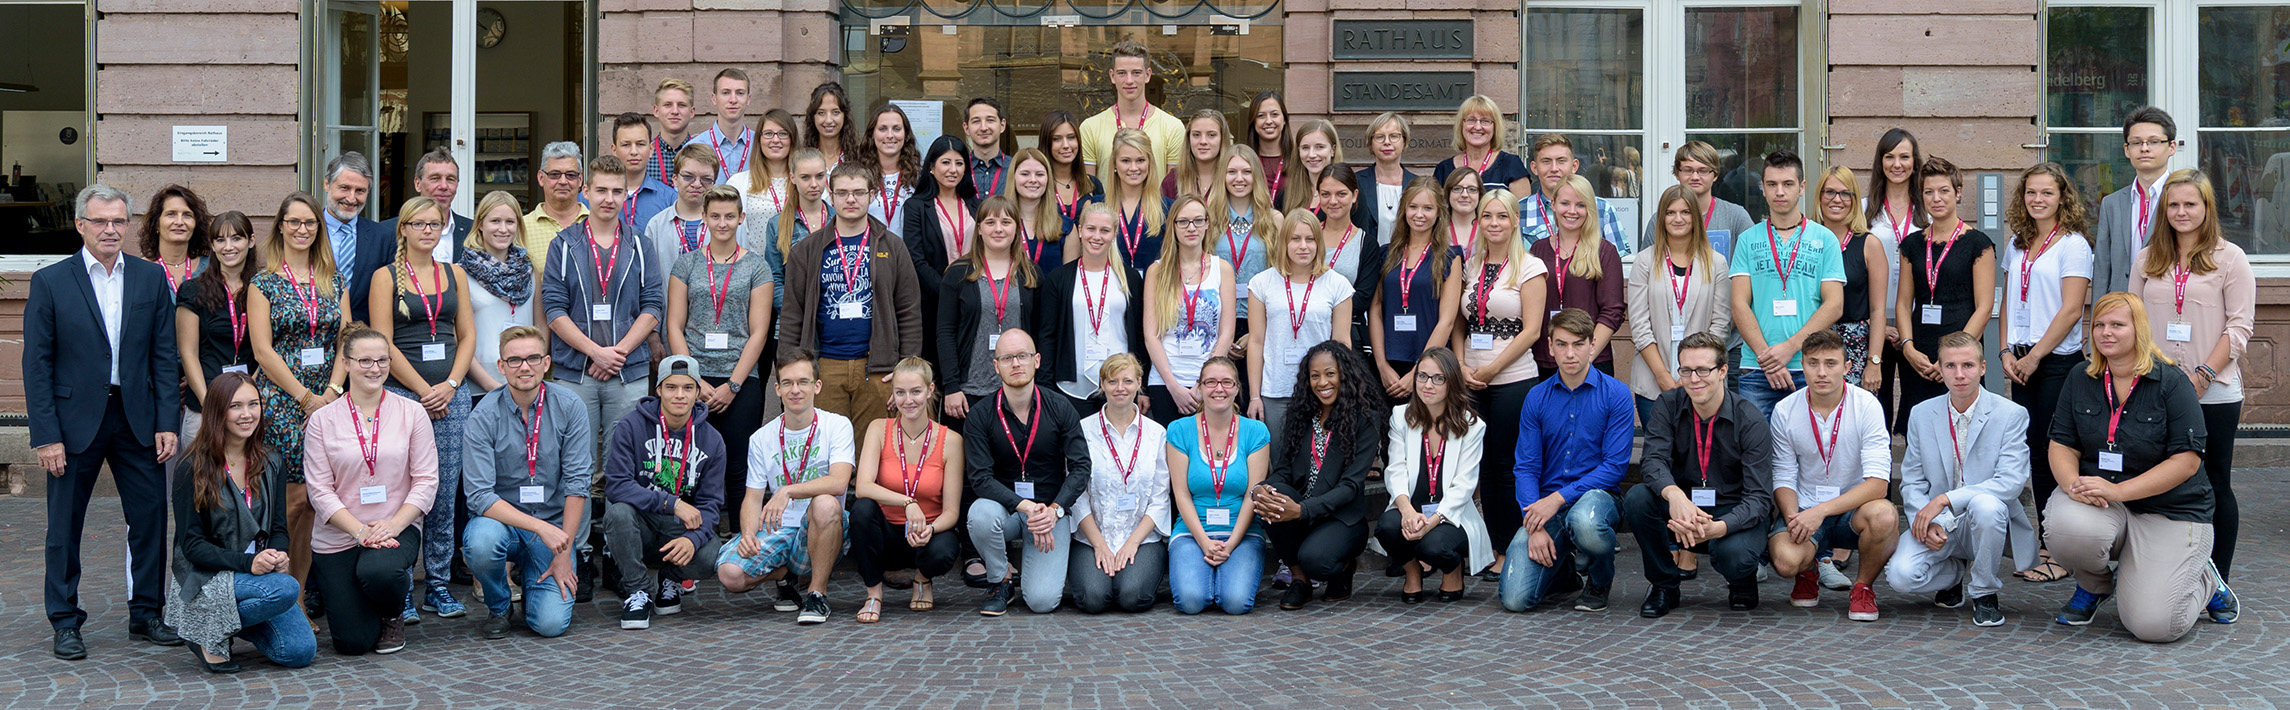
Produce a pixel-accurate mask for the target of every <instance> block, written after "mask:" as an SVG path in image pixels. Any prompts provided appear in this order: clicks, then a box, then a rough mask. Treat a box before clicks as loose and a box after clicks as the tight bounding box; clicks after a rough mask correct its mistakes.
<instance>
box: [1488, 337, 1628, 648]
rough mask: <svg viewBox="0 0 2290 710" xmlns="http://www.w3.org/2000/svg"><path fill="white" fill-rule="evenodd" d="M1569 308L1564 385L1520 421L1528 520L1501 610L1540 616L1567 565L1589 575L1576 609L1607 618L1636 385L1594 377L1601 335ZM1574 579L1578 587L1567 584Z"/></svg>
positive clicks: (1549, 385) (1511, 554)
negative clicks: (1595, 339) (1617, 500)
mask: <svg viewBox="0 0 2290 710" xmlns="http://www.w3.org/2000/svg"><path fill="white" fill-rule="evenodd" d="M1597 327H1598V326H1597V323H1596V322H1595V321H1592V320H1591V318H1590V314H1589V313H1586V312H1583V311H1582V310H1581V309H1577V308H1569V309H1566V310H1563V311H1559V314H1558V315H1555V316H1551V333H1550V339H1551V340H1550V342H1551V358H1552V359H1554V360H1556V361H1558V377H1554V378H1551V379H1548V380H1544V381H1543V383H1542V384H1539V385H1536V386H1535V388H1534V390H1533V391H1531V392H1528V393H1527V401H1526V406H1525V408H1524V411H1522V412H1521V414H1520V417H1519V446H1518V451H1517V455H1518V463H1517V464H1516V467H1515V468H1514V469H1513V473H1514V475H1516V476H1517V477H1518V495H1519V501H1518V502H1519V507H1520V509H1521V510H1522V514H1523V515H1524V517H1525V521H1524V523H1523V524H1521V525H1520V526H1519V532H1518V534H1517V535H1514V536H1512V537H1511V543H1510V549H1509V550H1508V551H1507V552H1505V553H1504V562H1503V581H1502V586H1501V592H1502V596H1503V608H1505V609H1509V610H1511V611H1526V610H1528V609H1533V608H1535V605H1536V604H1538V603H1540V602H1541V601H1542V599H1543V596H1544V595H1545V594H1546V593H1549V592H1552V591H1555V590H1554V589H1553V586H1554V585H1553V584H1552V580H1553V579H1554V578H1559V577H1557V574H1558V570H1559V569H1560V568H1561V566H1562V565H1564V566H1565V567H1567V568H1569V569H1570V571H1571V572H1572V573H1573V574H1580V575H1585V576H1586V577H1587V579H1583V580H1582V581H1581V582H1580V584H1581V586H1582V594H1581V595H1580V596H1578V597H1576V598H1575V603H1574V608H1575V609H1578V610H1581V611H1605V610H1606V596H1607V592H1608V590H1610V589H1612V588H1613V585H1614V523H1615V521H1616V519H1617V517H1618V516H1617V513H1616V512H1615V507H1614V489H1615V486H1616V485H1617V484H1619V483H1621V482H1622V471H1623V469H1626V468H1629V467H1630V448H1631V442H1630V437H1631V434H1632V433H1633V432H1632V427H1631V425H1632V422H1633V420H1634V417H1635V414H1636V410H1635V409H1634V407H1633V404H1634V403H1633V402H1632V401H1631V394H1630V385H1628V384H1625V383H1624V382H1622V381H1621V380H1617V379H1614V378H1613V377H1611V376H1609V375H1607V374H1606V373H1603V372H1599V371H1597V370H1595V369H1592V368H1591V366H1590V362H1591V360H1592V359H1595V358H1596V357H1597V356H1598V353H1597V351H1596V350H1595V349H1594V348H1593V347H1592V346H1591V334H1592V333H1593V331H1594V330H1595V329H1596V328H1597ZM1569 581H1572V580H1569Z"/></svg>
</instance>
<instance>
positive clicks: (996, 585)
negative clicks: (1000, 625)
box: [978, 581, 1010, 616]
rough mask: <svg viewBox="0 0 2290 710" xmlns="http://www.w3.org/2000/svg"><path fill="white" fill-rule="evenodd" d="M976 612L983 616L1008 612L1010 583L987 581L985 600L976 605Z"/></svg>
mask: <svg viewBox="0 0 2290 710" xmlns="http://www.w3.org/2000/svg"><path fill="white" fill-rule="evenodd" d="M978 613H979V614H981V615H984V616H1001V615H1003V614H1008V613H1010V583H1009V582H1006V581H1005V582H991V583H988V584H987V585H986V601H985V602H984V603H982V604H980V605H979V606H978Z"/></svg>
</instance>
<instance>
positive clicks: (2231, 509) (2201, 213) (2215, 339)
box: [2131, 170, 2258, 623]
mask: <svg viewBox="0 0 2290 710" xmlns="http://www.w3.org/2000/svg"><path fill="white" fill-rule="evenodd" d="M2162 193H2163V197H2162V204H2161V206H2160V207H2158V208H2157V209H2158V210H2159V211H2160V212H2162V217H2163V218H2162V219H2158V220H2155V226H2154V230H2153V231H2152V232H2151V233H2149V234H2148V235H2147V247H2146V248H2145V249H2141V250H2139V254H2138V257H2137V258H2136V259H2135V260H2134V261H2133V262H2132V263H2135V264H2138V265H2139V266H2138V268H2135V269H2132V270H2131V293H2133V294H2136V295H2137V296H2139V300H2140V301H2143V302H2145V303H2146V306H2147V323H2148V325H2149V326H2150V327H2152V328H2154V330H2155V332H2156V333H2157V334H2159V335H2161V336H2162V339H2161V340H2159V341H2157V342H2156V343H2155V344H2156V345H2157V346H2158V349H2160V350H2162V352H2163V354H2165V355H2169V356H2170V357H2171V360H2173V361H2175V362H2177V363H2178V365H2179V369H2180V370H2181V371H2184V372H2186V373H2187V381H2188V382H2191V383H2193V384H2194V386H2195V396H2196V397H2197V398H2198V400H2199V401H2200V402H2202V406H2203V424H2204V426H2205V428H2207V429H2209V436H2208V437H2207V442H2206V443H2205V445H2204V446H2203V474H2204V475H2205V476H2207V477H2209V478H2210V487H2211V495H2212V497H2213V499H2214V501H2215V504H2216V508H2215V509H2214V510H2213V511H2212V513H2211V530H2212V532H2213V533H2214V534H2215V536H2216V542H2215V543H2214V544H2212V545H2211V562H2212V564H2215V565H2217V567H2218V576H2219V579H2221V580H2225V579H2227V578H2228V577H2227V575H2228V574H2229V572H2228V568H2229V567H2231V566H2232V565H2233V563H2234V540H2235V537H2236V536H2237V535H2239V534H2240V532H2241V529H2242V512H2241V508H2240V506H2238V505H2237V504H2236V503H2235V500H2234V489H2233V488H2232V487H2230V486H2229V485H2228V478H2227V472H2228V471H2230V470H2233V468H2234V434H2235V429H2236V427H2237V426H2239V425H2240V424H2241V422H2242V366H2241V362H2242V351H2243V348H2245V347H2248V346H2249V345H2250V331H2251V320H2252V316H2254V315H2256V313H2257V311H2258V279H2257V278H2256V277H2255V276H2254V275H2253V274H2252V273H2251V271H2250V258H2249V257H2248V256H2246V255H2244V254H2243V253H2242V247H2239V246H2235V245H2234V243H2233V242H2229V241H2227V240H2226V238H2225V236H2224V235H2223V234H2221V233H2220V231H2219V224H2218V198H2217V196H2216V195H2215V194H2214V193H2212V192H2211V183H2210V178H2209V177H2207V176H2204V175H2203V173H2202V171H2199V170H2180V171H2178V172H2174V173H2171V177H2170V178H2169V179H2166V180H2164V181H2163V190H2162ZM2211 616H2212V617H2213V619H2214V620H2218V619H2220V618H2222V617H2221V613H2220V612H2219V611H2218V610H2212V611H2211ZM2223 618H2225V619H2228V620H2227V621H2222V622H2221V623H2231V619H2232V617H2231V615H2229V616H2225V617H2223Z"/></svg>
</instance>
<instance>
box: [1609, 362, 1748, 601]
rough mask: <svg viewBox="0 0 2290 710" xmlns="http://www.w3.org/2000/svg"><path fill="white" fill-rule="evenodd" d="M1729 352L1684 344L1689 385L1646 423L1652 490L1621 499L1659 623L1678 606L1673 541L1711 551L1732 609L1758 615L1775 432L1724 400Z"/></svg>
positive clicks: (1664, 400) (1645, 466)
mask: <svg viewBox="0 0 2290 710" xmlns="http://www.w3.org/2000/svg"><path fill="white" fill-rule="evenodd" d="M1724 351H1725V341H1723V340H1720V339H1718V337H1717V336H1714V335H1710V334H1708V333H1695V334H1693V335H1689V336H1686V339H1685V340H1684V341H1683V342H1680V343H1678V376H1679V382H1680V383H1681V386H1680V387H1678V388H1677V389H1674V390H1670V391H1668V392H1664V393H1662V397H1661V398H1660V399H1656V400H1654V407H1653V415H1652V416H1650V417H1648V418H1647V419H1646V449H1645V451H1646V453H1645V460H1644V461H1643V462H1642V463H1641V464H1640V465H1639V470H1640V475H1642V476H1643V477H1644V478H1645V482H1644V483H1641V484H1639V485H1638V487H1636V488H1632V489H1630V492H1629V493H1627V494H1625V495H1623V496H1622V517H1623V518H1624V519H1626V520H1629V521H1630V528H1631V530H1630V532H1631V534H1632V535H1635V536H1637V538H1638V555H1639V557H1640V558H1641V560H1642V561H1643V562H1644V563H1645V565H1646V581H1647V582H1650V583H1652V584H1653V586H1654V588H1653V590H1652V591H1651V592H1649V593H1648V594H1647V595H1646V603H1645V604H1644V605H1643V606H1640V607H1638V615H1639V616H1643V617H1646V618H1649V619H1654V618H1660V617H1662V616H1664V615H1667V614H1669V613H1670V610H1671V609H1675V608H1677V606H1678V583H1679V582H1680V581H1681V580H1683V579H1684V573H1683V572H1681V571H1679V570H1678V563H1677V560H1676V559H1675V558H1674V557H1672V556H1671V555H1670V543H1671V541H1673V540H1675V541H1676V542H1677V543H1678V545H1679V546H1680V547H1684V548H1687V549H1693V548H1695V547H1696V546H1699V545H1702V544H1703V543H1708V545H1709V553H1710V557H1711V558H1712V559H1713V561H1714V562H1715V563H1716V567H1717V571H1718V574H1720V575H1724V576H1725V582H1726V587H1727V594H1726V600H1727V606H1728V607H1730V608H1732V609H1733V610H1734V611H1748V610H1751V609H1755V608H1757V558H1758V556H1759V555H1762V554H1764V552H1765V518H1766V514H1767V513H1768V512H1770V511H1771V510H1772V508H1773V486H1772V485H1771V484H1770V483H1769V479H1770V477H1771V476H1772V461H1771V457H1772V453H1773V434H1772V432H1771V431H1770V430H1769V429H1768V428H1767V426H1766V423H1765V415H1764V414H1761V413H1759V412H1758V411H1757V406H1756V404H1755V403H1752V402H1750V401H1749V400H1748V398H1745V397H1733V396H1728V395H1727V394H1726V391H1725V370H1726V367H1725V365H1724V364H1723V363H1721V362H1720V357H1719V354H1720V353H1722V352H1724Z"/></svg>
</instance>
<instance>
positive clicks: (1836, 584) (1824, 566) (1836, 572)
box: [1815, 559, 1853, 592]
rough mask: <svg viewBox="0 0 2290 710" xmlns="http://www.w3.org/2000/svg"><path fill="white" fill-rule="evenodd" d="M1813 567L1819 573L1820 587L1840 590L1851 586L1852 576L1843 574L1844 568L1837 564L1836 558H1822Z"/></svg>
mask: <svg viewBox="0 0 2290 710" xmlns="http://www.w3.org/2000/svg"><path fill="white" fill-rule="evenodd" d="M1815 569H1816V570H1818V571H1820V573H1821V588H1822V589H1827V590H1829V591H1833V592H1842V591H1845V590H1847V589H1852V588H1853V578H1851V577H1847V576H1845V570H1844V569H1843V568H1841V567H1838V566H1837V561H1836V560H1834V559H1829V560H1822V561H1821V564H1819V565H1817V566H1815Z"/></svg>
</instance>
